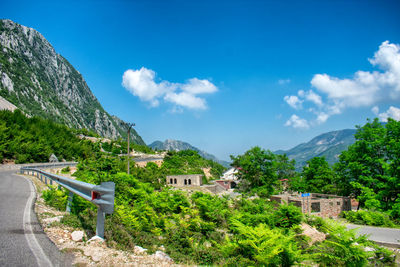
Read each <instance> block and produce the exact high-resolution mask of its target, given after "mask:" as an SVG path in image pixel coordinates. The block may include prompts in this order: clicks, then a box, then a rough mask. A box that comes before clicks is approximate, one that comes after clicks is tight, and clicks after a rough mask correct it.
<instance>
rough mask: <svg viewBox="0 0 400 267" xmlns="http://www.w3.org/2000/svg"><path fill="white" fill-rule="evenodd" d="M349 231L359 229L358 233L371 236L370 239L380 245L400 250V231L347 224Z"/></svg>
mask: <svg viewBox="0 0 400 267" xmlns="http://www.w3.org/2000/svg"><path fill="white" fill-rule="evenodd" d="M347 228H348V229H354V228H357V229H358V230H357V233H358V234H361V235H369V239H370V240H372V241H375V242H377V243H380V244H385V245H388V246H392V247H398V248H400V229H395V228H385V227H374V226H366V225H356V224H347Z"/></svg>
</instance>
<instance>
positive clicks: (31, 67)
mask: <svg viewBox="0 0 400 267" xmlns="http://www.w3.org/2000/svg"><path fill="white" fill-rule="evenodd" d="M0 96H1V97H3V98H4V99H5V100H7V101H8V102H9V103H11V104H13V105H15V106H16V107H18V108H19V109H21V110H22V111H23V112H24V113H25V114H26V115H28V116H40V117H43V118H46V119H51V120H53V121H55V122H58V123H62V124H65V125H67V126H68V127H72V128H78V129H80V128H86V129H90V130H93V131H95V132H96V133H98V134H99V135H101V136H104V137H109V138H113V139H116V138H123V137H126V135H127V127H126V126H125V124H124V123H123V122H121V121H122V120H120V119H119V118H118V120H117V119H116V118H115V117H113V116H111V115H110V114H108V113H107V112H106V111H105V110H104V108H103V107H102V106H101V104H100V103H99V101H98V100H97V98H96V97H95V96H94V94H93V93H92V91H91V90H90V88H89V87H88V85H87V83H86V81H85V80H84V78H83V77H82V75H81V74H80V73H79V71H77V70H76V69H75V68H74V67H73V66H72V65H71V64H70V63H69V62H68V60H66V59H65V58H64V57H63V56H62V55H60V54H58V53H56V51H55V49H54V48H53V46H52V45H51V44H50V43H49V42H48V41H47V40H46V39H45V38H44V36H43V35H42V34H41V33H39V32H38V31H36V30H35V29H32V28H29V27H26V26H23V25H20V24H18V23H15V22H13V21H11V20H8V19H2V20H0ZM131 137H132V140H133V142H135V143H137V144H141V145H145V143H144V141H143V139H142V138H141V137H140V136H139V135H138V134H137V132H136V131H135V130H134V129H133V130H132V131H131Z"/></svg>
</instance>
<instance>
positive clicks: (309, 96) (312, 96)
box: [303, 90, 323, 106]
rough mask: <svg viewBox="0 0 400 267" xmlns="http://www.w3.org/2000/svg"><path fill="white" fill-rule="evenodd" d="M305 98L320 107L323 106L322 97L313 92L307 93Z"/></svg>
mask: <svg viewBox="0 0 400 267" xmlns="http://www.w3.org/2000/svg"><path fill="white" fill-rule="evenodd" d="M303 92H304V91H303ZM305 98H306V100H308V101H311V102H313V103H314V104H316V105H318V106H322V104H323V103H322V98H321V96H320V95H317V94H316V93H314V92H313V91H312V90H310V91H308V92H307V93H306V95H305Z"/></svg>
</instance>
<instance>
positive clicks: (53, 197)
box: [42, 188, 68, 211]
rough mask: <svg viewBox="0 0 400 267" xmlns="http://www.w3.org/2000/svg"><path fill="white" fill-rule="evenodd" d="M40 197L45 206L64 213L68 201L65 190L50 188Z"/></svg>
mask: <svg viewBox="0 0 400 267" xmlns="http://www.w3.org/2000/svg"><path fill="white" fill-rule="evenodd" d="M42 197H43V199H44V201H45V203H46V204H47V205H49V206H52V207H54V208H56V209H58V210H62V211H65V208H66V206H67V201H68V194H67V193H66V191H65V190H56V189H53V188H50V189H48V190H44V191H43V192H42Z"/></svg>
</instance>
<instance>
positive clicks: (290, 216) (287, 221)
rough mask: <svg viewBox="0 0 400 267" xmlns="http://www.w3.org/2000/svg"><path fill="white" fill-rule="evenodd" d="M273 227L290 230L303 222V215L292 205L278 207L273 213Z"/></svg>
mask: <svg viewBox="0 0 400 267" xmlns="http://www.w3.org/2000/svg"><path fill="white" fill-rule="evenodd" d="M273 220H274V225H275V226H276V227H280V228H291V227H292V226H294V225H298V224H300V223H301V222H302V220H303V213H302V212H301V210H300V209H299V208H298V207H295V206H293V205H280V206H279V208H278V209H277V210H275V211H274V213H273Z"/></svg>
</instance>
